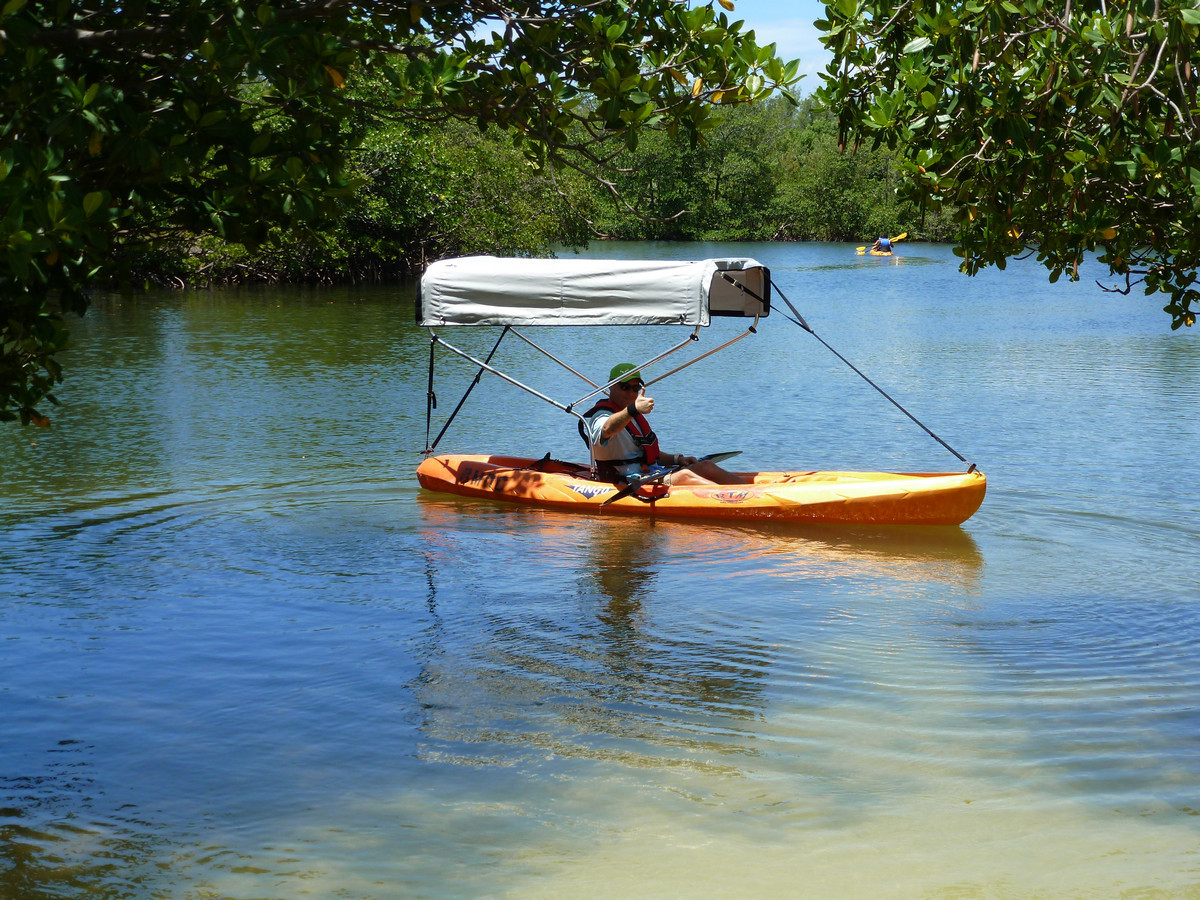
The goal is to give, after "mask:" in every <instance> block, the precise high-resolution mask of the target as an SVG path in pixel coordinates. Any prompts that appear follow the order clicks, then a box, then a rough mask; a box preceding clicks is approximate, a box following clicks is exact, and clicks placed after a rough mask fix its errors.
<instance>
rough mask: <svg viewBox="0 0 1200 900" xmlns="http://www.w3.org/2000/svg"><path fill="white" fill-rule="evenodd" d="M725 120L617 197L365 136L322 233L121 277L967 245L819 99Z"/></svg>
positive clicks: (214, 279)
mask: <svg viewBox="0 0 1200 900" xmlns="http://www.w3.org/2000/svg"><path fill="white" fill-rule="evenodd" d="M723 114H724V116H723V122H722V123H721V124H720V125H719V126H717V127H716V128H715V129H714V130H713V131H712V132H711V133H710V134H708V135H707V137H706V140H705V141H704V143H703V144H702V145H696V146H693V145H692V144H691V143H690V142H689V141H688V139H687V138H686V137H684V136H683V135H679V136H678V137H675V138H672V137H670V136H669V135H668V134H667V133H665V132H652V133H648V134H645V135H643V137H642V139H641V141H640V143H639V145H638V147H637V148H636V149H634V150H633V151H631V152H630V153H629V154H628V158H627V159H626V160H625V161H624V163H623V164H622V165H621V166H620V168H619V170H618V171H617V172H615V173H611V172H610V173H607V174H606V177H608V178H609V179H610V180H611V182H612V184H613V187H614V188H615V192H616V193H615V194H614V192H613V191H610V190H609V189H607V188H606V186H605V185H604V184H603V183H602V181H601V179H600V177H599V173H593V172H589V171H588V170H587V169H586V167H584V166H582V165H581V166H580V168H581V169H582V170H583V171H582V172H581V171H575V170H571V169H569V168H566V167H559V168H557V169H553V170H548V171H542V172H538V171H535V170H534V169H533V168H531V167H530V166H529V165H528V164H527V163H526V160H525V157H524V155H523V154H522V152H521V151H520V149H518V148H515V147H514V146H513V145H512V142H511V140H510V139H509V138H508V137H506V136H505V135H503V134H501V133H500V132H498V131H496V130H494V129H493V130H490V131H487V132H484V133H482V134H481V133H480V132H479V131H478V130H477V129H475V128H473V127H471V126H468V125H464V124H461V123H454V122H451V123H448V124H443V125H442V126H440V127H438V128H422V127H419V126H413V125H412V124H406V125H400V124H396V123H386V124H383V125H381V126H378V127H375V128H373V129H371V130H369V131H368V133H367V134H366V135H365V137H364V139H363V141H362V144H361V146H360V147H359V149H358V151H357V154H356V155H355V157H354V161H353V166H354V175H355V177H356V179H357V180H358V182H359V183H360V187H359V188H358V190H357V191H356V192H355V193H354V194H353V195H352V196H350V197H349V198H347V199H345V200H342V201H340V202H339V206H338V209H337V211H336V213H335V214H334V215H333V216H332V217H330V218H329V220H328V221H327V222H326V223H325V225H324V226H323V227H320V228H307V229H304V230H301V231H296V230H295V229H291V230H284V229H282V228H280V229H272V231H271V233H270V235H269V236H268V240H267V241H266V242H264V243H263V244H262V245H261V246H260V247H259V248H258V249H256V250H251V249H248V248H246V247H244V246H243V245H241V244H237V243H233V242H226V241H222V240H221V239H219V238H217V237H214V236H211V235H205V236H195V237H169V238H163V239H162V240H160V241H158V242H156V243H155V244H153V245H152V246H140V247H137V246H134V247H126V248H124V249H123V250H122V252H121V258H120V263H121V265H120V268H119V274H118V276H117V280H118V281H119V282H120V283H123V284H126V285H130V286H133V285H139V284H141V285H157V286H168V287H176V288H187V287H204V286H208V285H213V284H239V283H243V284H251V283H277V284H285V283H297V284H305V283H307V284H349V283H380V282H386V281H393V280H398V279H403V278H407V277H411V276H413V275H415V274H418V273H419V272H420V271H421V269H422V268H423V267H424V265H425V263H426V262H427V261H430V260H433V259H438V258H442V257H447V256H463V255H470V254H476V253H492V254H497V255H505V256H539V255H547V254H549V253H550V252H551V249H552V248H554V247H556V246H566V247H579V246H584V245H586V244H587V243H589V242H590V241H596V240H605V239H617V240H630V241H644V240H660V241H747V242H755V241H850V242H859V243H862V242H869V241H870V240H873V239H874V238H875V237H876V236H878V235H881V234H898V233H900V232H902V231H906V232H908V234H909V235H910V238H909V239H910V240H934V241H940V240H952V239H953V237H954V235H955V233H956V230H957V229H956V227H955V226H954V223H952V222H951V221H949V219H943V218H942V217H940V216H938V215H936V214H930V215H925V216H922V213H921V210H920V209H919V208H918V207H917V206H916V205H915V204H913V203H911V202H902V201H900V200H898V199H897V198H896V196H895V187H896V184H897V181H898V176H897V175H896V173H895V171H894V170H893V154H892V153H890V152H888V151H886V150H871V149H867V148H865V147H864V148H860V149H858V150H857V151H852V150H845V151H842V150H839V148H838V142H837V122H836V120H835V119H834V118H833V116H832V115H830V114H828V113H825V112H821V111H820V110H818V109H816V108H815V107H814V104H813V103H812V101H811V99H809V100H805V101H803V102H802V103H801V104H800V105H799V107H793V106H791V105H790V104H788V103H786V102H785V101H783V100H772V101H770V102H767V103H758V104H753V105H746V106H735V107H730V108H728V109H726V110H723ZM585 173H586V174H585ZM634 210H636V212H634Z"/></svg>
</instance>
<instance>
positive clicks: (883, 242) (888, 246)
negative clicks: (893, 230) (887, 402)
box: [871, 237, 892, 253]
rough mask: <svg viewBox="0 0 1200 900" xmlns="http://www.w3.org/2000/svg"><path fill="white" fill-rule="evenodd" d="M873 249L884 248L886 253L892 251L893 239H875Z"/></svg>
mask: <svg viewBox="0 0 1200 900" xmlns="http://www.w3.org/2000/svg"><path fill="white" fill-rule="evenodd" d="M871 249H872V250H882V251H883V252H885V253H890V252H891V250H892V239H891V238H887V237H879V238H876V239H875V243H874V245H873V246H872V247H871Z"/></svg>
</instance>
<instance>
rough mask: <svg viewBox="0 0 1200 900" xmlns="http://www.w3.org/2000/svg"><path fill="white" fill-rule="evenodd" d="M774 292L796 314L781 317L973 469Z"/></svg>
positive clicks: (971, 465)
mask: <svg viewBox="0 0 1200 900" xmlns="http://www.w3.org/2000/svg"><path fill="white" fill-rule="evenodd" d="M775 292H776V293H777V294H779V296H780V297H783V302H784V303H786V304H787V305H788V309H790V310H791V311H792V312H793V313H795V315H796V318H794V319H793V318H792V317H791V316H789V315H788V314H787V313H784V314H783V317H784V318H785V319H787V320H788V321H789V322H791V323H792V324H793V325H799V326H800V327H801V328H803V329H804V330H805V331H807V332H808V333H809V334H811V335H812V336H813V337H815V338H816V339H817V340H818V341H820V342H821V343H822V344H825V347H826V349H828V350H829V352H830V353H832V354H833V355H834V356H836V357H837V358H838V359H840V360H841V361H842V362H844V363H845V364H846V365H847V366H849V367H850V368H851V369H853V370H854V373H855V374H856V375H858V376H859V377H860V378H861V379H862V380H863V381H865V382H866V383H867V384H869V385H870V386H871V387H873V388H875V390H877V391H879V393H880V394H882V395H883V396H884V397H885V398H886V399H887V401H888V402H889V403H891V404H892V406H894V407H896V409H898V410H900V412H902V413H904V414H905V415H906V416H908V417H909V418H910V419H912V420H913V421H914V422H916V423H917V424H918V425H919V426H921V428H922V430H923V431H924V432H925V433H926V434H927V435H929V436H930V437H931V438H933V439H934V440H935V441H937V442H938V443H939V444H941V445H942V446H943V447H945V448H946V449H947V450H949V451H950V452H951V453H953V454H954V455H955V456H956V457H958V459H959V461H960V462H964V463H966V464H967V471H968V472H974V471H975V463H973V462H971V461H970V460H968V459H967V458H966V457H965V456H963V455H962V454H961V453H959V452H958V451H957V450H955V449H954V448H953V447H951V446H950V445H949V444H947V443H946V442H945V441H943V440H942V439H941V438H940V437H938V436H937V435H936V434H934V433H933V432H932V431H931V430H930V429H929V427H928V426H927V425H926V424H925V423H924V422H922V421H921V420H920V419H918V418H917V417H916V416H914V415H913V414H912V413H910V412H909V411H908V410H907V409H905V408H904V407H903V406H901V405H900V404H899V403H898V402H897V401H896V400H894V399H892V396H891V395H890V394H888V392H887V391H885V390H884V389H883V388H881V387H880V386H879V385H877V384H876V383H875V382H873V381H872V380H871V379H870V378H868V377H867V376H866V375H864V374H863V373H862V371H861V370H860V369H859V368H858V366H856V365H854V363H852V362H850V360H848V359H846V357H844V356H842V354H840V353H838V352H837V351H836V350H834V349H833V348H832V347H830V346H829V344H828V343H827V342H826V341H825V339H824V338H823V337H821V336H820V335H819V334H817V333H816V332H815V331H813V329H812V326H810V325H809V324H808V323H807V322H805V321H804V317H803V316H802V315H800V313H799V311H798V310H797V309H796V307H794V306H792V301H791V300H789V299H788V298H787V296H786V295H785V294H784V293H783V291H781V290H779V285H775Z"/></svg>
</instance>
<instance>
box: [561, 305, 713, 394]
mask: <svg viewBox="0 0 1200 900" xmlns="http://www.w3.org/2000/svg"><path fill="white" fill-rule="evenodd" d="M698 340H700V326H699V325H697V326H696V329H695V330H694V331H693V332H692V333H691V334H689V335H688V337H687V340H686V341H683V342H681V343H679V344H676V345H675V346H674V347H672V348H670V349H669V350H667V351H665V352H663V353H660V354H659V355H658V356H656V357H654V358H653V359H650V360H647V361H646V362H644V363H642V364H641V365H640V366H635V369H636V370H637V371H638V372H640V371H642V369H644V368H646V367H647V366H652V365H654V364H655V363H657V362H662V361H663V360H664V359H666V358H667V357H668V356H670V355H671V354H672V353H678V352H679V351H680V350H682V349H683V348H684V347H686V346H687V345H688V344H690V343H691V342H692V341H698ZM631 371H632V370H631ZM662 377H663V378H665V377H666V376H665V375H664V376H662ZM620 380H621V379H620V378H619V377H618V378H615V379H613V380H612V381H610V382H608V384H605V385H604V386H603V387H598V388H596V390H594V391H592V392H591V393H590V394H584V395H583V396H582V397H580V398H579V399H578V400H576V401H575V402H574V403H572V404H571V405H570V406H564V407H562V408H563V409H565V410H566V411H567V412H570V411H571V410H573V409H574V408H575V407H576V406H579V404H581V403H584V402H586V401H588V400H591V399H592V398H593V397H595V396H596V395H597V394H603V393H604V392H605V391H607V390H608V389H609V388H610V387H612V386H613V385H614V384H616V383H617V382H618V381H620ZM656 380H657V379H656Z"/></svg>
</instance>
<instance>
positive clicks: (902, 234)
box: [892, 231, 908, 244]
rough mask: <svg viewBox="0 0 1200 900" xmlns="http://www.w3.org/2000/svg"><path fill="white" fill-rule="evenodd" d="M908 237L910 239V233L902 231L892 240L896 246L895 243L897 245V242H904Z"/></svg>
mask: <svg viewBox="0 0 1200 900" xmlns="http://www.w3.org/2000/svg"><path fill="white" fill-rule="evenodd" d="M906 237H908V232H907V231H902V232H900V233H899V234H898V235H896V236H895V237H894V238H892V243H893V244H894V243H896V241H902V240H904V239H905V238H906Z"/></svg>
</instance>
